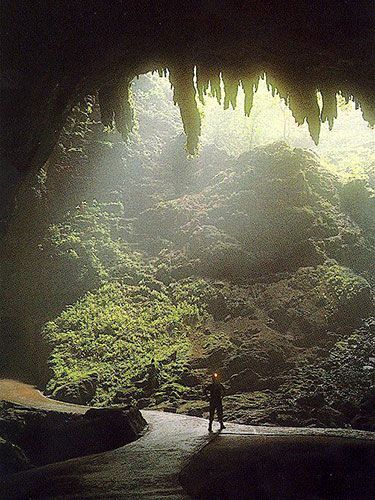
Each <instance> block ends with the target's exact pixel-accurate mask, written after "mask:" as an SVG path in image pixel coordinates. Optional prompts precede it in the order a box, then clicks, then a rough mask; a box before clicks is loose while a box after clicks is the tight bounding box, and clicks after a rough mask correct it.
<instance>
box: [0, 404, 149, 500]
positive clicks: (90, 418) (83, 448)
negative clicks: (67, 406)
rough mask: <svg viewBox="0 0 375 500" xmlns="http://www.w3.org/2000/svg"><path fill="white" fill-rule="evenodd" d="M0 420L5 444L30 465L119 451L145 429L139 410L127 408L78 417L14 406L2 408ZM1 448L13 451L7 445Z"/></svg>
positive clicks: (92, 412)
mask: <svg viewBox="0 0 375 500" xmlns="http://www.w3.org/2000/svg"><path fill="white" fill-rule="evenodd" d="M1 417H2V420H1V421H2V422H3V426H2V428H3V431H2V432H3V436H4V438H5V439H4V441H6V442H9V443H13V444H14V445H16V446H18V447H19V448H20V449H22V450H23V451H24V453H25V454H26V456H27V457H28V458H29V460H30V462H31V463H32V464H33V465H44V464H48V463H52V462H58V461H62V460H68V459H70V458H75V457H79V456H84V455H89V454H94V453H101V452H103V451H108V450H111V449H114V448H118V447H120V446H123V445H125V444H127V443H130V442H132V441H134V440H135V439H137V438H138V437H139V436H140V435H141V434H142V431H143V429H144V428H145V426H146V425H147V423H146V421H145V420H144V418H143V417H142V414H141V413H140V411H139V410H137V409H135V408H128V407H121V408H91V409H89V410H88V411H87V412H86V413H85V414H84V415H81V414H69V413H62V412H56V411H45V410H35V409H28V408H23V407H17V406H16V405H13V406H11V407H9V408H5V409H4V408H3V409H2V411H1ZM6 423H8V424H9V425H5V424H6ZM2 448H3V450H4V452H3V453H8V451H7V450H10V451H12V450H11V448H10V444H6V445H5V444H4V443H2ZM10 451H9V453H10ZM15 451H17V450H14V449H13V451H12V453H13V454H14V455H15ZM21 458H22V457H21ZM0 496H1V495H0Z"/></svg>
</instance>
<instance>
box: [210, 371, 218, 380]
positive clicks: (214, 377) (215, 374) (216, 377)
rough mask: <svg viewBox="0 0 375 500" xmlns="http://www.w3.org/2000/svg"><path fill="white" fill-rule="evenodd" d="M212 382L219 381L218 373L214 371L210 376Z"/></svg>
mask: <svg viewBox="0 0 375 500" xmlns="http://www.w3.org/2000/svg"><path fill="white" fill-rule="evenodd" d="M211 378H212V382H218V381H219V374H218V373H216V372H214V373H213V374H212V376H211Z"/></svg>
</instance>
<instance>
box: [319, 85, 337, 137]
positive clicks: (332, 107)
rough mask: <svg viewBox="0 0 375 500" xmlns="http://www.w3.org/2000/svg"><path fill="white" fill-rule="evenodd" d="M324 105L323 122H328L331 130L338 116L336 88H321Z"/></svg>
mask: <svg viewBox="0 0 375 500" xmlns="http://www.w3.org/2000/svg"><path fill="white" fill-rule="evenodd" d="M321 94H322V99H323V107H322V112H321V115H320V117H321V121H322V123H324V122H326V121H327V122H328V126H329V130H332V127H333V123H334V121H335V119H336V118H337V99H336V92H335V91H334V90H328V89H324V90H321Z"/></svg>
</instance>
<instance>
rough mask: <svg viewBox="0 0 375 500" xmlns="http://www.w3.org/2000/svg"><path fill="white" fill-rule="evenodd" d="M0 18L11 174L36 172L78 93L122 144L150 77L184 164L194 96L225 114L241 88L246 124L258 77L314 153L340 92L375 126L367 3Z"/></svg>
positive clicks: (194, 132)
mask: <svg viewBox="0 0 375 500" xmlns="http://www.w3.org/2000/svg"><path fill="white" fill-rule="evenodd" d="M1 11H2V12H1V19H2V23H1V36H2V47H3V48H2V73H1V114H2V134H1V139H2V140H1V143H2V158H3V164H4V163H5V164H8V165H9V166H12V167H14V168H17V169H19V170H24V171H25V170H27V169H29V168H31V167H35V166H38V165H41V164H43V162H44V161H46V159H47V158H48V156H49V155H50V153H51V151H52V149H53V147H54V145H55V144H56V141H57V140H58V137H59V133H60V131H61V128H62V126H63V124H64V122H65V120H66V117H67V114H68V113H69V111H70V109H71V107H72V105H74V104H75V103H76V102H77V101H78V100H79V99H80V98H81V97H82V96H84V95H86V94H88V93H93V92H98V93H99V103H100V107H101V113H102V121H103V124H104V125H106V126H112V125H114V126H115V127H116V128H117V129H118V130H119V132H120V133H122V134H123V135H124V136H126V135H127V133H128V132H129V129H130V128H131V116H132V113H131V109H130V102H129V85H130V83H131V81H132V80H133V79H134V78H135V77H136V76H137V75H141V74H144V73H146V72H148V71H151V70H157V71H159V72H160V73H161V74H163V73H165V71H166V70H168V74H169V78H170V81H171V85H172V86H173V96H174V97H173V98H174V101H175V103H176V104H177V105H178V106H179V108H180V112H181V118H182V122H183V126H184V130H185V133H186V136H187V150H188V152H189V153H194V151H195V150H196V148H197V144H198V141H199V135H200V116H199V113H198V110H197V104H196V97H197V98H198V99H201V100H204V95H205V93H206V92H207V90H210V91H211V92H212V93H213V94H214V95H215V96H216V97H217V99H218V100H219V101H220V102H221V103H222V104H223V105H224V107H230V106H233V107H234V106H236V96H237V92H238V87H239V86H242V87H243V89H244V91H245V109H244V112H245V113H246V114H249V113H250V111H251V104H252V99H253V93H254V91H255V90H256V88H257V84H258V81H259V77H261V76H262V75H263V74H266V77H267V83H268V85H269V86H270V88H271V89H272V91H273V92H276V93H278V94H279V95H280V96H281V97H282V98H284V99H285V101H286V102H287V104H288V105H289V107H290V108H291V110H292V113H293V116H294V118H295V120H296V122H297V123H303V122H304V121H307V123H308V126H309V130H310V134H311V137H312V139H313V140H314V141H315V142H316V143H317V142H318V140H319V131H320V125H321V123H322V122H325V121H328V122H329V125H330V127H332V126H333V122H334V119H335V117H336V113H337V110H336V94H337V93H338V92H341V93H342V94H343V95H344V97H346V98H353V99H354V100H355V102H356V105H357V106H359V107H360V108H361V110H362V114H363V117H364V119H365V120H366V121H367V122H368V123H369V124H371V125H374V123H375V115H374V56H373V53H374V30H373V28H374V4H373V1H372V0H354V1H348V0H347V1H345V0H341V1H332V0H326V1H323V0H320V1H312V0H308V1H305V0H300V1H286V0H285V1H279V0H273V1H271V0H268V1H267V0H262V1H258V0H254V1H250V0H248V1H236V2H233V1H232V2H228V1H225V0H220V1H210V0H207V1H173V0H169V1H142V0H139V1H130V0H129V1H125V0H123V1H122V0H112V1H109V0H106V1H90V0H87V1H85V0H81V1H78V0H77V1H74V0H70V1H62V0H44V1H33V2H24V1H23V0H3V1H2V2H1ZM194 75H195V77H194ZM220 79H222V82H223V85H224V90H223V91H222V88H221V86H220ZM317 91H319V92H321V94H322V99H323V107H322V109H320V108H319V106H318V103H317ZM221 94H223V95H221Z"/></svg>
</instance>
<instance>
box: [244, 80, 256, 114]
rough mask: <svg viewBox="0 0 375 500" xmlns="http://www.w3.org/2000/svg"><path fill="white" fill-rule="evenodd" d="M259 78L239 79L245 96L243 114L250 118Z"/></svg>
mask: <svg viewBox="0 0 375 500" xmlns="http://www.w3.org/2000/svg"><path fill="white" fill-rule="evenodd" d="M259 80H260V76H259V75H258V76H257V77H252V78H250V77H245V78H241V85H242V88H243V91H244V94H245V101H244V113H245V116H250V113H251V108H252V107H253V101H254V93H255V92H256V89H257V88H258V85H259Z"/></svg>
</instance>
